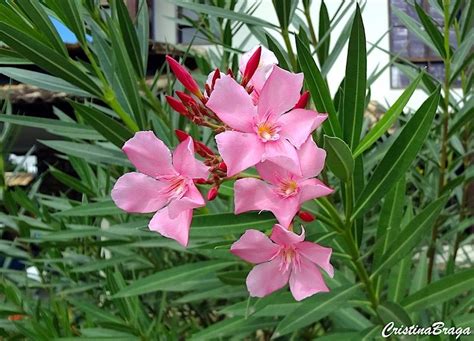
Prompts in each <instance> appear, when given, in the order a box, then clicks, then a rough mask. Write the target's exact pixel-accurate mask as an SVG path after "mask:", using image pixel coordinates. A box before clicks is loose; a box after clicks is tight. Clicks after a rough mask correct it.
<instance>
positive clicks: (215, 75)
mask: <svg viewBox="0 0 474 341" xmlns="http://www.w3.org/2000/svg"><path fill="white" fill-rule="evenodd" d="M219 78H221V71H220V70H219V69H216V70H215V71H214V75H213V76H212V82H211V91H213V90H214V86H215V85H216V82H217V80H218V79H219Z"/></svg>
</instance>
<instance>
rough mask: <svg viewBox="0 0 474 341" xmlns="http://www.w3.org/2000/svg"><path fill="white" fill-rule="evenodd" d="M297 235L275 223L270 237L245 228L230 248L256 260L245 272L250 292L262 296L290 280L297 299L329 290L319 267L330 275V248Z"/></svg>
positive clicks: (235, 253)
mask: <svg viewBox="0 0 474 341" xmlns="http://www.w3.org/2000/svg"><path fill="white" fill-rule="evenodd" d="M304 238H305V236H304V230H303V231H302V233H301V234H300V235H297V234H296V233H294V232H292V231H289V230H287V229H285V228H284V227H283V226H281V225H278V224H277V225H275V226H274V227H273V230H272V235H271V237H270V239H269V238H268V237H267V236H266V235H265V234H264V233H262V232H260V231H257V230H247V231H246V232H245V233H244V234H243V235H242V237H240V239H239V240H238V241H236V242H235V243H234V244H232V247H231V249H230V252H232V253H233V254H234V255H236V256H238V257H240V258H242V259H243V260H246V261H247V262H250V263H254V264H258V265H256V266H255V267H254V268H253V269H252V271H250V273H249V274H248V276H247V281H246V283H247V289H248V291H249V292H250V296H253V297H263V296H266V295H269V294H270V293H272V292H274V291H276V290H278V289H281V288H282V287H284V286H285V285H286V283H288V282H290V290H291V293H292V294H293V297H294V298H295V300H297V301H301V300H302V299H304V298H306V297H309V296H311V295H314V294H316V293H318V292H328V291H329V289H328V287H327V286H326V284H325V283H324V280H323V277H322V275H321V272H320V270H319V268H322V269H323V270H324V271H326V272H327V273H328V275H329V276H330V277H331V278H332V277H333V275H334V269H333V267H332V265H331V264H330V263H329V259H330V258H331V253H332V249H330V248H326V247H322V246H320V245H318V244H316V243H311V242H306V241H304Z"/></svg>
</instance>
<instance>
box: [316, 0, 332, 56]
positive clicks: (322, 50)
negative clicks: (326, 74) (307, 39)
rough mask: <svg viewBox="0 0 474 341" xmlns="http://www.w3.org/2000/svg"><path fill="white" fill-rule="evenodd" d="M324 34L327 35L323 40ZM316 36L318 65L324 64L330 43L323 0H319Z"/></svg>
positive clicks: (327, 15)
mask: <svg viewBox="0 0 474 341" xmlns="http://www.w3.org/2000/svg"><path fill="white" fill-rule="evenodd" d="M326 34H328V36H327V38H326V39H324V40H323V37H324V36H325V35H326ZM318 37H319V48H318V50H317V51H316V52H317V54H318V59H319V65H324V63H325V62H326V59H327V57H328V54H329V46H330V44H331V33H330V20H329V13H328V9H327V7H326V4H325V3H324V1H321V7H320V9H319V29H318Z"/></svg>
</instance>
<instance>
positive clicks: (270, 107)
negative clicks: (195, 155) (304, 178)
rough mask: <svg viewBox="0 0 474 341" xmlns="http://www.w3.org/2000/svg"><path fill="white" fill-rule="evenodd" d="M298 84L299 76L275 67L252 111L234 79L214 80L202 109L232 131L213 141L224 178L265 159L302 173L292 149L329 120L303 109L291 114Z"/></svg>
mask: <svg viewBox="0 0 474 341" xmlns="http://www.w3.org/2000/svg"><path fill="white" fill-rule="evenodd" d="M302 85H303V74H301V73H300V74H293V73H290V72H288V71H285V70H283V69H281V68H279V67H274V68H273V71H272V73H271V75H270V77H269V78H268V80H267V81H266V83H265V85H264V87H263V89H262V93H261V95H260V99H259V101H258V105H257V106H254V105H253V102H252V98H251V96H250V95H249V94H248V93H247V92H246V91H245V89H244V88H243V87H242V86H240V85H239V84H238V83H237V82H236V81H235V80H234V79H232V78H231V77H229V76H225V77H221V78H220V79H219V80H217V82H216V85H215V88H214V91H213V92H212V94H211V97H210V98H209V100H208V102H207V104H206V105H207V106H208V107H209V108H210V109H211V110H213V111H214V112H215V113H216V114H217V116H218V117H219V118H220V119H221V120H222V121H223V122H224V123H225V124H227V125H228V126H229V127H230V128H232V129H233V130H232V131H225V132H223V133H220V134H218V135H217V136H216V141H217V147H218V149H219V152H220V154H221V156H222V158H223V159H224V161H225V163H226V164H227V168H228V171H227V174H228V176H233V175H235V174H237V173H239V172H241V171H243V170H245V169H247V168H248V167H251V166H253V165H255V164H257V163H259V162H261V161H265V160H269V161H272V162H274V163H276V164H278V165H279V166H281V167H283V168H285V169H288V170H292V171H294V172H296V173H299V174H301V170H300V165H299V160H298V156H297V153H296V149H297V148H300V146H301V145H302V144H303V143H304V142H305V141H306V140H307V139H308V136H309V135H310V134H311V132H312V131H313V130H314V129H316V128H317V127H318V126H319V125H321V123H322V122H323V121H324V120H325V119H326V117H327V115H325V114H318V113H317V112H315V111H312V110H306V109H294V110H291V111H289V110H290V109H292V108H293V107H294V106H295V104H296V103H297V102H298V100H299V98H300V90H301V87H302ZM287 111H289V112H288V113H286V112H287Z"/></svg>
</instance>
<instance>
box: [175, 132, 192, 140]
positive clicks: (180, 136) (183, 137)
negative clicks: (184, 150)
mask: <svg viewBox="0 0 474 341" xmlns="http://www.w3.org/2000/svg"><path fill="white" fill-rule="evenodd" d="M174 133H175V135H176V137H177V138H178V141H179V142H183V141H184V140H186V139H187V138H188V137H189V134H188V133H187V132H185V131H183V130H179V129H176V130H175V131H174Z"/></svg>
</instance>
